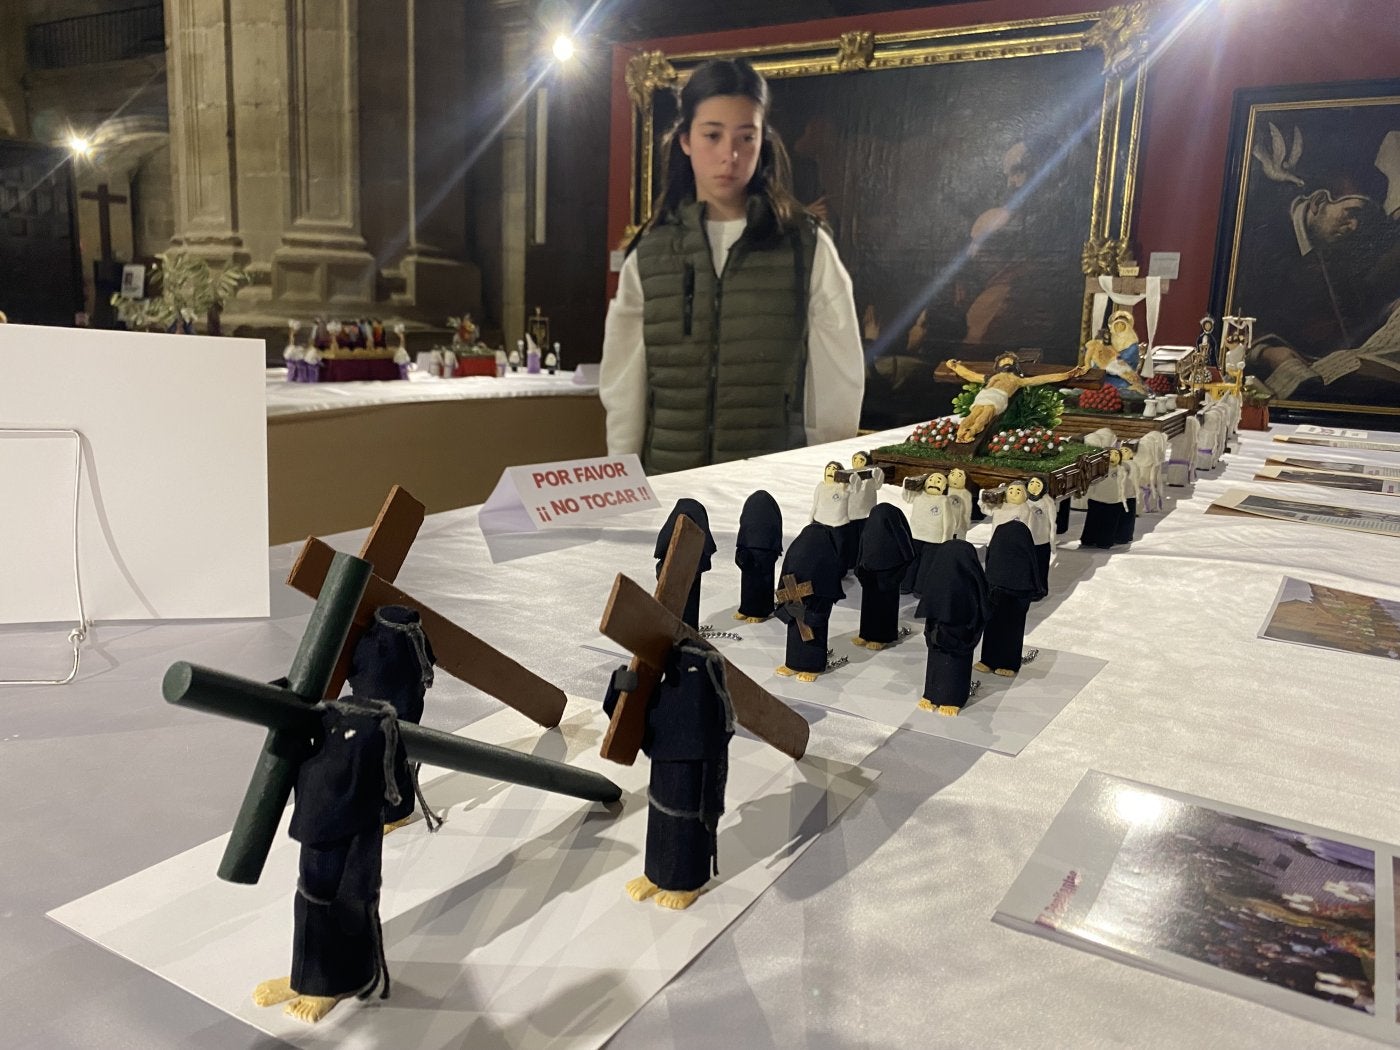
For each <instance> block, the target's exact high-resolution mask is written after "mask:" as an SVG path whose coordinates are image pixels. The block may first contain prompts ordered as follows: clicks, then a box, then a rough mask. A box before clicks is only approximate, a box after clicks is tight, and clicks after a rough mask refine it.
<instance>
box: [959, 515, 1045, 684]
mask: <svg viewBox="0 0 1400 1050" xmlns="http://www.w3.org/2000/svg"><path fill="white" fill-rule="evenodd" d="M986 573H987V590H988V592H989V593H990V595H991V602H992V607H991V613H990V615H989V616H988V617H987V626H986V629H985V630H984V631H983V633H982V659H981V660H979V661H978V662H977V664H976V668H977V670H979V671H991V672H992V673H993V674H999V675H1002V676H1004V677H1006V678H1014V677H1016V674H1017V673H1018V672H1019V671H1020V670H1021V650H1022V647H1023V646H1024V644H1025V637H1026V611H1027V610H1028V609H1029V608H1030V605H1031V602H1038V601H1040V599H1042V598H1044V597H1045V594H1046V589H1045V577H1044V576H1043V575H1041V572H1040V560H1039V559H1038V558H1037V557H1036V553H1035V540H1034V538H1033V537H1032V536H1031V530H1030V529H1029V528H1027V527H1026V523H1025V522H1023V521H1014V520H1013V521H1008V522H1006V523H1005V524H1004V525H999V526H997V530H996V532H994V533H992V541H991V542H990V543H989V544H987V569H986Z"/></svg>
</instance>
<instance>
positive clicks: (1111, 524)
mask: <svg viewBox="0 0 1400 1050" xmlns="http://www.w3.org/2000/svg"><path fill="white" fill-rule="evenodd" d="M1108 462H1109V467H1108V473H1107V474H1106V475H1104V476H1103V477H1101V478H1099V479H1098V480H1097V481H1095V482H1094V483H1093V484H1092V485H1090V486H1089V494H1088V503H1089V505H1088V508H1087V509H1086V510H1085V512H1084V531H1083V532H1082V533H1080V536H1079V545H1080V546H1081V547H1098V548H1100V549H1102V550H1108V549H1109V548H1110V547H1112V546H1113V545H1114V544H1115V543H1117V542H1118V533H1119V524H1118V522H1119V518H1120V516H1121V515H1122V514H1123V513H1124V512H1125V511H1126V510H1127V509H1128V505H1127V492H1126V491H1125V489H1124V487H1123V480H1124V479H1123V468H1122V462H1123V453H1122V452H1121V451H1119V450H1118V449H1116V448H1111V449H1109V450H1108Z"/></svg>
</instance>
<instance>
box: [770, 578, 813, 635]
mask: <svg viewBox="0 0 1400 1050" xmlns="http://www.w3.org/2000/svg"><path fill="white" fill-rule="evenodd" d="M811 595H812V585H811V584H810V583H798V582H797V577H796V576H794V575H793V574H792V573H788V574H787V575H786V576H784V577H783V586H782V587H781V588H780V589H779V590H778V591H777V592H776V593H775V594H774V595H773V597H775V598H776V599H778V601H779V602H781V603H782V606H783V608H785V609H786V610H787V611H788V612H790V613H791V614H792V622H793V623H795V624H796V625H797V633H798V634H800V635H801V636H802V640H803V641H804V642H810V641H811V640H812V639H813V638H814V637H815V635H814V634H813V633H812V628H810V627H808V626H807V621H806V620H805V619H803V618H802V599H803V598H809V597H811Z"/></svg>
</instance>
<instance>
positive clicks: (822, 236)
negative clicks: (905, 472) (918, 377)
mask: <svg viewBox="0 0 1400 1050" xmlns="http://www.w3.org/2000/svg"><path fill="white" fill-rule="evenodd" d="M745 222H746V220H744V219H731V220H727V221H720V222H713V221H708V220H707V221H706V223H705V227H706V233H707V234H708V235H709V238H710V252H711V255H712V261H713V264H714V268H715V274H716V275H718V274H720V273H722V272H723V271H724V261H725V259H726V257H727V256H728V254H729V249H730V247H731V246H732V245H733V244H734V242H735V241H737V240H738V239H739V237H740V236H742V234H743V232H744V226H745ZM642 305H643V298H642V278H641V273H640V272H639V271H638V268H637V254H636V252H633V253H632V254H630V255H629V256H628V257H627V261H626V262H625V263H623V265H622V273H621V275H620V278H619V280H618V285H617V297H616V298H614V299H613V301H612V305H611V306H609V307H608V319H607V323H606V325H605V326H604V329H603V364H602V368H601V369H600V370H599V380H598V395H599V397H600V398H602V401H603V408H604V409H606V410H607V413H608V453H609V455H620V454H622V453H624V452H636V453H640V452H641V451H642V439H643V437H645V435H646V404H647V364H646V343H645V341H644V340H643V329H642ZM807 328H808V333H807V378H806V400H805V403H804V405H803V414H802V420H803V427H804V429H805V430H806V432H807V443H808V444H809V445H819V444H822V443H824V442H827V441H839V440H841V439H842V438H849V437H855V435H856V428H857V426H858V425H859V423H860V402H861V398H862V397H863V396H864V394H865V354H864V351H863V350H862V348H861V342H860V323H859V321H858V320H857V319H856V307H855V299H854V298H853V296H852V293H851V278H850V275H849V274H848V273H846V268H845V267H844V266H842V265H841V259H840V256H838V255H837V254H836V245H835V244H833V243H832V241H831V238H830V237H829V236H827V234H826V232H825V231H824V230H820V229H819V230H818V231H817V245H816V251H815V252H814V254H813V256H812V274H811V277H810V279H809V280H808V284H807Z"/></svg>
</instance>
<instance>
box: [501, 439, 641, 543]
mask: <svg viewBox="0 0 1400 1050" xmlns="http://www.w3.org/2000/svg"><path fill="white" fill-rule="evenodd" d="M657 505H658V504H657V500H656V495H655V493H653V492H652V490H651V485H650V483H649V482H648V481H647V476H646V473H645V472H644V471H643V470H642V463H641V460H640V459H638V458H637V457H636V456H635V455H632V454H630V453H629V454H627V455H623V456H599V457H597V458H595V459H578V460H570V461H567V462H563V463H536V464H533V465H531V466H525V467H508V468H506V471H505V473H503V474H502V475H501V480H500V481H499V482H497V483H496V489H495V491H494V492H492V493H491V498H490V499H488V500H487V501H486V504H485V506H483V507H482V508H481V517H480V522H481V530H482V532H484V533H487V534H488V535H489V534H491V533H498V534H500V533H510V532H534V531H537V530H539V529H555V528H563V527H568V526H573V525H583V524H589V523H592V522H596V521H599V520H600V519H603V518H610V517H615V516H617V515H619V514H630V513H631V512H632V511H634V510H648V509H651V508H654V507H656V506H657Z"/></svg>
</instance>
